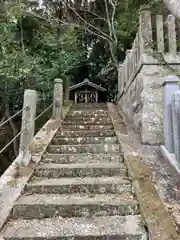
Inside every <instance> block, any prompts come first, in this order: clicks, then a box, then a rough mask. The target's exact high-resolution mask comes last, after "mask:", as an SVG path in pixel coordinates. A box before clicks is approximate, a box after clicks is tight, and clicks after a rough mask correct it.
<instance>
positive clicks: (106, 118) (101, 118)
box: [64, 115, 111, 123]
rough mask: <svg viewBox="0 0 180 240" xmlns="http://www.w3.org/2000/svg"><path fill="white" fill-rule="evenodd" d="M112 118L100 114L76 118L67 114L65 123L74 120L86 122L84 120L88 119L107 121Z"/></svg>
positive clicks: (91, 120)
mask: <svg viewBox="0 0 180 240" xmlns="http://www.w3.org/2000/svg"><path fill="white" fill-rule="evenodd" d="M110 120H111V119H110V118H109V116H108V115H107V116H99V115H96V116H82V115H80V116H76V118H74V116H73V117H72V116H66V119H65V121H64V123H66V122H74V121H77V122H82V121H83V122H84V121H88V122H96V121H99V122H101V121H102V122H105V121H110Z"/></svg>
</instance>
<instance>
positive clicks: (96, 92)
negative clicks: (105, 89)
mask: <svg viewBox="0 0 180 240" xmlns="http://www.w3.org/2000/svg"><path fill="white" fill-rule="evenodd" d="M97 102H98V92H97V91H96V103H97Z"/></svg>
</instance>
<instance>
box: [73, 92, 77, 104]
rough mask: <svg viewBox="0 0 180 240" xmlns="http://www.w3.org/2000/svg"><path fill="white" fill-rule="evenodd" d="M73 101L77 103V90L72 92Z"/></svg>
mask: <svg viewBox="0 0 180 240" xmlns="http://www.w3.org/2000/svg"><path fill="white" fill-rule="evenodd" d="M74 102H75V103H77V92H75V93H74Z"/></svg>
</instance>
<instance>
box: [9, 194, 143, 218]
mask: <svg viewBox="0 0 180 240" xmlns="http://www.w3.org/2000/svg"><path fill="white" fill-rule="evenodd" d="M137 214H139V208H138V204H137V201H136V200H134V197H133V195H132V194H130V193H125V194H121V195H118V194H106V195H104V194H97V195H94V196H88V195H82V194H81V195H80V194H74V195H63V194H61V195H59V194H35V195H26V196H22V197H21V198H20V199H19V200H18V201H17V203H16V204H15V206H14V208H13V212H12V219H18V218H23V219H42V218H47V217H48V218H50V217H57V216H61V217H63V218H65V217H86V218H87V217H88V218H89V217H93V216H96V217H98V216H114V215H121V216H124V215H137Z"/></svg>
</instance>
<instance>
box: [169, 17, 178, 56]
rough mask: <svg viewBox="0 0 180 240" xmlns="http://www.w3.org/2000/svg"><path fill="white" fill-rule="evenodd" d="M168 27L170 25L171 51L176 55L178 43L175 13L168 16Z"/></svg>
mask: <svg viewBox="0 0 180 240" xmlns="http://www.w3.org/2000/svg"><path fill="white" fill-rule="evenodd" d="M167 27H168V42H169V52H170V53H171V54H172V56H173V57H174V56H176V51H177V43H176V25H175V17H174V16H173V15H169V16H168V17H167Z"/></svg>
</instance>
